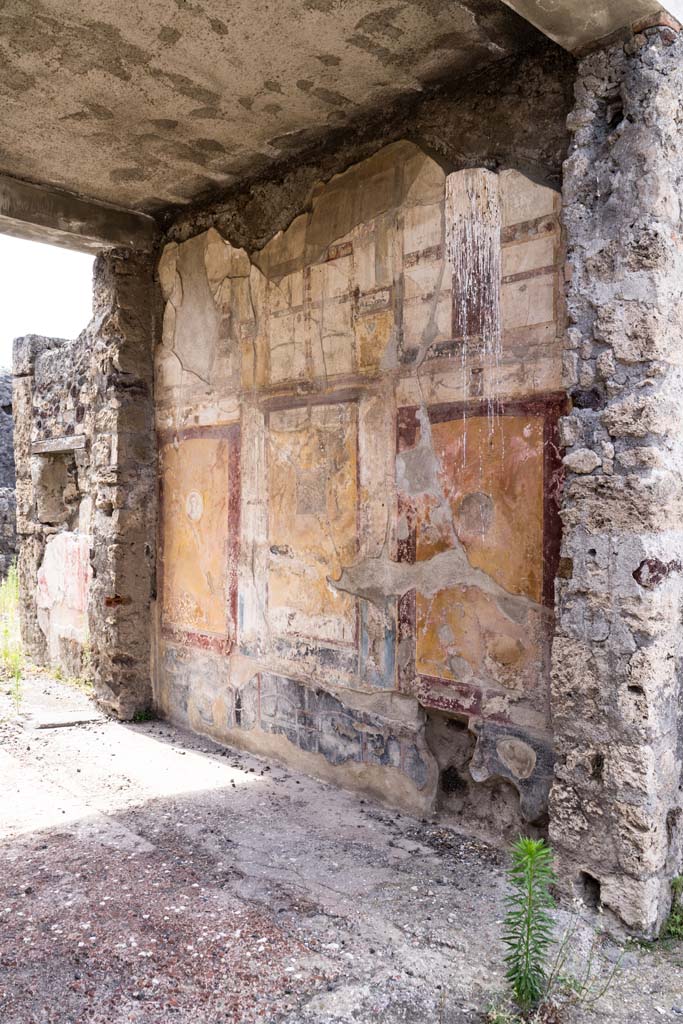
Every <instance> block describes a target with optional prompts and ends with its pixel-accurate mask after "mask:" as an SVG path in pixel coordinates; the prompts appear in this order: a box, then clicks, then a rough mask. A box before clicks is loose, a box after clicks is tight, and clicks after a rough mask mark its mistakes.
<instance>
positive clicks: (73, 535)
mask: <svg viewBox="0 0 683 1024" xmlns="http://www.w3.org/2000/svg"><path fill="white" fill-rule="evenodd" d="M89 366H90V361H89V353H88V350H87V344H86V335H85V332H84V333H83V334H82V335H81V336H80V337H79V338H78V339H77V340H76V341H66V340H64V339H58V338H43V337H39V336H37V335H27V336H26V337H23V338H17V339H16V340H15V343H14V373H15V379H14V407H15V413H16V430H15V446H16V461H17V498H18V507H17V528H18V533H19V542H20V555H19V585H20V591H21V616H22V636H23V640H24V645H25V648H26V651H27V654H28V655H29V657H30V658H31V659H32V660H33V661H35V662H38V663H40V664H42V663H49V664H52V665H54V666H59V667H60V669H62V670H63V671H64V672H66V673H68V674H70V675H79V674H80V673H81V671H82V670H83V661H84V656H85V653H86V652H87V645H88V622H87V603H88V590H89V584H90V567H89V550H90V538H91V522H90V519H91V515H90V511H91V508H90V506H91V503H90V499H89V477H90V451H89V445H88V439H89V437H90V436H91V433H92V410H91V401H90V393H89Z"/></svg>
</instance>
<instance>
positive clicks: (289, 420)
mask: <svg viewBox="0 0 683 1024" xmlns="http://www.w3.org/2000/svg"><path fill="white" fill-rule="evenodd" d="M558 214H559V199H558V196H557V194H556V193H555V192H553V191H552V190H550V189H548V188H545V187H543V186H539V185H536V184H534V183H532V182H531V181H530V180H529V179H527V178H525V177H524V176H523V175H521V174H519V173H517V172H512V171H508V172H503V173H501V174H495V173H492V172H490V171H486V170H471V171H463V172H459V173H457V174H454V175H450V176H448V175H446V174H445V173H444V171H443V170H442V168H441V167H440V166H439V165H438V164H437V163H436V162H434V161H433V160H432V159H431V158H429V157H428V156H426V155H425V154H424V153H423V152H422V151H421V150H420V149H418V148H417V147H416V146H414V145H413V144H411V143H407V142H400V143H396V144H394V145H391V146H388V147H385V148H384V149H383V150H380V151H379V152H378V153H377V154H376V155H375V156H373V157H371V158H369V159H368V160H366V161H364V162H362V163H360V164H357V165H355V166H353V167H351V168H350V169H349V170H348V171H346V172H345V173H344V174H341V175H339V176H337V177H336V178H334V179H332V181H331V182H329V183H328V184H327V185H325V186H320V187H319V188H317V189H316V190H315V192H314V196H313V200H312V203H311V207H310V210H309V211H308V212H306V213H304V214H302V215H300V216H298V217H296V218H295V219H294V221H293V222H292V223H291V225H290V226H289V227H288V228H287V230H286V231H284V232H280V233H278V234H277V235H275V236H274V237H273V238H272V239H271V241H269V242H268V244H267V245H265V246H264V247H263V248H261V249H260V250H258V251H256V252H252V253H251V254H247V252H246V251H244V250H241V249H238V248H235V247H233V246H232V245H231V244H230V243H229V242H228V241H227V240H226V239H225V238H224V237H223V236H221V234H220V233H219V232H218V231H217V230H216V229H214V228H212V229H210V230H208V231H206V232H204V233H202V234H200V235H197V236H195V237H193V238H192V239H190V240H189V241H187V242H183V243H180V244H178V243H175V242H173V243H170V244H169V245H168V246H167V247H166V248H165V250H164V252H163V255H162V258H161V262H160V266H159V278H160V282H161V286H162V290H163V293H164V298H165V302H166V305H165V314H164V331H163V339H162V343H161V344H160V346H159V348H158V350H157V355H156V400H157V427H158V430H159V438H160V442H161V444H162V451H164V452H167V453H168V455H164V456H163V457H162V461H161V493H162V501H164V503H165V496H166V494H167V492H168V490H169V487H170V489H171V490H172V491H173V493H174V494H175V495H176V496H175V497H174V498H173V505H172V508H173V511H171V505H170V504H169V505H168V506H167V510H166V511H164V513H163V514H164V523H165V524H166V525H165V527H164V529H165V530H168V531H171V532H173V533H186V534H187V535H188V536H190V535H191V534H192V533H193V532H196V531H197V530H200V529H203V530H205V531H206V533H205V534H204V540H203V544H204V545H205V546H206V547H207V549H208V550H209V551H211V552H212V553H213V554H214V555H215V558H214V559H212V560H210V561H212V564H211V569H210V573H209V572H207V570H206V568H205V567H204V565H203V561H202V559H201V558H199V557H197V558H196V559H195V560H194V562H193V569H194V570H195V571H196V576H194V577H191V576H190V575H185V576H179V575H178V572H179V563H178V560H177V559H176V560H175V562H174V560H173V559H174V556H173V548H172V545H171V547H170V548H169V547H168V546H167V545H166V542H164V543H163V546H162V549H161V552H160V573H161V575H162V577H163V579H164V580H165V581H167V583H165V584H164V596H163V600H162V603H161V606H160V607H159V608H158V619H159V630H158V632H159V643H158V656H157V661H156V673H157V675H156V683H155V686H156V699H157V701H158V703H159V705H160V707H161V708H162V709H163V710H164V711H166V712H167V713H168V714H170V715H171V716H172V717H175V718H177V719H179V720H183V721H187V722H189V723H190V724H191V725H192V726H193V727H194V728H196V729H197V730H199V731H201V732H206V733H210V734H211V735H213V736H215V737H219V738H225V739H229V740H230V741H232V742H236V743H238V744H242V745H244V746H247V747H249V748H250V749H253V750H267V751H272V752H275V753H277V754H278V755H279V756H281V757H285V758H289V759H291V760H294V761H297V762H299V763H303V764H305V766H306V767H307V769H308V770H310V771H313V772H315V773H317V774H319V775H322V776H324V777H326V778H335V779H336V780H337V781H342V782H344V783H345V784H350V785H354V786H357V787H360V788H365V789H368V790H371V791H373V792H375V793H377V794H379V795H380V796H382V797H383V798H384V799H388V800H390V801H393V802H394V803H402V804H403V805H404V806H408V807H410V808H411V809H413V810H415V809H426V808H430V807H432V806H434V803H435V801H436V800H437V798H438V797H439V793H440V780H441V777H442V774H443V772H444V771H446V770H448V768H449V766H450V767H452V766H453V764H452V763H453V761H454V760H457V758H455V755H454V750H453V749H452V750H451V751H450V752H449V751H448V750H446V751H445V752H444V749H443V747H440V746H439V745H438V744H434V743H432V744H431V745H430V742H428V737H427V732H428V730H427V725H428V722H429V721H431V720H436V719H438V718H445V719H446V720H449V721H454V722H456V723H458V724H460V725H461V726H462V727H463V728H465V729H466V730H467V731H468V733H469V735H470V736H471V737H472V750H471V751H470V757H469V759H468V760H467V761H466V762H465V763H463V764H462V765H461V771H462V785H463V787H465V788H466V787H467V786H474V785H475V782H476V781H477V780H478V781H479V782H480V783H483V784H484V785H483V789H484V790H485V791H486V792H487V793H489V794H493V793H494V792H495V791H496V788H497V787H498V789H500V787H503V788H504V787H505V786H507V785H509V786H510V787H511V791H512V792H515V791H516V792H517V794H518V796H517V801H518V813H519V809H520V805H521V814H522V816H523V817H525V818H526V819H527V820H534V821H536V820H541V819H542V817H543V814H544V809H545V801H546V798H547V791H548V787H549V783H550V776H551V770H552V750H551V747H552V744H551V738H550V723H549V709H548V644H549V638H550V628H551V620H552V613H551V605H552V580H553V577H554V570H555V561H556V554H557V550H558V543H559V534H558V530H557V522H558V521H557V509H556V497H557V481H558V475H557V474H558V465H557V458H556V437H555V431H556V422H557V418H558V416H559V414H560V411H561V408H562V402H563V399H562V395H561V393H560V384H561V340H560V335H561V329H562V315H563V314H562V301H561V293H560V286H559V284H560V278H559V267H560V263H561V258H562V253H561V245H560V231H559V221H558ZM221 434H224V435H225V436H226V437H227V436H228V435H231V436H232V438H233V440H232V442H231V443H232V449H231V448H230V445H229V444H228V445H227V447H226V448H225V450H224V451H223V452H222V455H221V458H222V467H221V469H220V470H219V471H217V472H216V473H215V474H212V478H211V480H208V479H206V480H204V482H203V483H202V482H201V481H198V479H196V478H195V474H196V473H197V467H199V466H200V465H202V464H204V463H205V462H206V463H207V464H210V463H211V459H212V458H214V457H215V453H216V451H217V449H216V445H217V441H216V437H218V436H220V435H221ZM226 444H227V442H226ZM238 444H239V452H240V456H239V466H240V472H239V477H237V475H233V474H232V472H231V471H230V469H229V468H227V467H228V466H229V463H230V458H231V450H232V451H234V449H235V448H236V447H237V445H238ZM232 458H234V455H233V456H232ZM169 459H170V460H171V461H170V462H169V461H168V460H169ZM171 463H172V466H173V467H174V468H173V469H171V468H169V467H170V466H171ZM182 467H185V468H182ZM187 474H189V476H187V479H185V476H184V475H187ZM190 476H191V477H192V480H190ZM190 485H191V486H190ZM176 491H177V494H176ZM226 497H227V503H228V506H230V507H229V508H228V510H227V515H226V508H225V504H226ZM231 509H232V511H231ZM197 514H199V515H200V523H201V524H202V525H199V526H198V525H197V523H196V522H194V523H193V522H192V517H193V516H194V515H197ZM166 516H170V517H172V518H174V519H176V520H177V522H173V523H171V522H169V520H168V519H167V518H166ZM226 530H227V535H226ZM226 536H227V540H226ZM205 560H206V559H205V558H204V561H205ZM233 566H234V567H235V575H234V576H233ZM221 571H223V573H224V579H225V581H226V582H224V583H223V585H222V591H221V597H222V601H223V608H225V609H229V608H230V607H231V605H232V601H233V598H232V596H231V595H232V593H233V592H234V591H231V587H232V588H236V608H237V618H236V620H235V621H234V622H232V620H231V619H230V616H229V615H228V617H227V619H226V620H225V622H221V623H220V624H218V623H216V622H214V625H213V628H211V629H208V628H207V629H205V630H203V631H202V632H201V635H198V634H197V631H196V630H195V629H194V628H193V627H191V625H190V624H187V623H186V624H185V626H184V627H183V628H182V629H180V630H179V629H178V625H179V623H178V621H173V618H174V616H173V615H172V614H169V611H170V608H171V607H174V608H175V607H178V608H179V607H188V608H189V607H193V606H194V605H195V604H196V603H197V602H198V601H200V600H201V596H202V594H204V593H205V592H206V589H207V587H209V576H210V579H211V581H215V580H217V579H219V578H220V572H221ZM168 581H174V582H173V583H172V584H170V583H168ZM228 581H230V582H228ZM167 586H172V593H169V592H168V591H167V590H166V587H167ZM177 618H178V616H176V619H177ZM437 748H438V749H437ZM490 805H491V806H489V810H491V807H492V806H494V805H495V799H494V797H493V796H492V797H491V799H490Z"/></svg>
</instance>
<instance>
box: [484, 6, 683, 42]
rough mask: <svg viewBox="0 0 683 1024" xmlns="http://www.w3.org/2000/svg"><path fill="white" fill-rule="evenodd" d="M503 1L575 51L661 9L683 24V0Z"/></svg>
mask: <svg viewBox="0 0 683 1024" xmlns="http://www.w3.org/2000/svg"><path fill="white" fill-rule="evenodd" d="M503 3H504V4H507V6H508V7H511V8H512V9H513V11H516V13H517V14H521V16H522V17H523V18H526V19H527V21H530V22H531V24H532V25H535V26H536V28H538V29H540V30H541V32H544V33H545V35H547V36H549V37H550V39H554V40H555V42H556V43H559V44H560V46H563V47H564V48H565V50H570V51H571V52H572V53H576V52H581V51H583V50H588V49H590V48H591V47H592V46H594V45H596V44H597V43H598V42H599V41H600V40H601V39H605V38H606V37H608V36H611V35H613V34H614V33H615V32H619V31H620V30H621V29H631V28H633V26H636V25H638V24H639V23H640V22H644V21H646V20H647V19H650V18H652V17H654V16H656V15H657V14H658V13H659V12H663V13H664V15H665V16H666V15H669V16H670V17H673V18H674V19H675V20H676V21H678V22H680V23H682V24H683V0H550V2H549V0H503ZM665 20H666V19H665ZM653 24H656V21H655V22H653Z"/></svg>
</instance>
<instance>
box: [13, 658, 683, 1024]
mask: <svg viewBox="0 0 683 1024" xmlns="http://www.w3.org/2000/svg"><path fill="white" fill-rule="evenodd" d="M23 692H24V696H23V700H22V703H21V706H20V708H19V713H18V714H17V711H16V709H15V707H14V706H13V704H12V701H11V699H10V697H9V695H6V694H4V693H3V694H2V695H0V781H1V783H2V793H3V796H2V816H1V819H0V1021H1V1022H2V1024H85V1022H88V1024H123V1022H135V1024H230V1022H245V1024H248V1022H262V1024H266V1022H271V1021H272V1022H276V1021H277V1022H283V1024H324V1022H325V1024H327V1022H329V1024H333V1022H334V1024H347V1022H348V1024H351V1022H353V1024H366V1022H367V1024H370V1022H372V1024H394V1022H396V1024H398V1022H416V1024H417V1022H429V1024H464V1022H468V1024H469V1022H472V1024H476V1022H481V1021H483V1020H484V1018H485V1013H484V1011H485V1009H486V1007H487V1006H488V1005H489V1003H490V1001H491V1000H492V999H495V998H496V995H497V994H498V993H500V992H501V990H502V988H503V980H502V972H501V960H502V956H503V950H502V947H501V944H500V941H499V935H500V922H501V918H502V915H503V912H504V911H503V902H502V898H503V894H504V865H505V856H504V853H503V852H501V851H500V850H499V849H497V848H496V846H495V845H493V844H491V843H487V842H485V841H484V840H483V839H476V838H472V837H471V836H466V835H463V834H460V833H459V832H457V831H456V830H454V829H450V828H446V827H445V826H444V825H443V824H440V823H438V822H435V821H421V822H420V821H416V820H414V819H411V818H408V817H406V816H402V815H401V814H398V813H397V812H394V811H388V810H386V809H384V808H382V807H380V806H378V805H375V804H373V803H371V802H370V801H363V800H361V799H359V798H358V797H356V796H353V795H350V794H348V793H344V792H340V791H338V790H335V789H332V788H330V787H328V786H325V785H322V784H320V783H317V782H315V781H313V780H311V779H308V778H306V777H305V776H298V775H295V774H294V773H292V772H290V771H288V770H286V769H283V768H282V767H281V766H280V765H278V764H276V763H273V762H270V763H269V762H265V761H261V760H258V759H257V758H254V757H250V756H248V755H244V754H241V753H236V752H234V751H231V750H229V749H226V748H222V747H218V746H216V745H214V744H211V743H209V742H208V741H206V740H202V739H200V738H197V737H195V736H192V735H190V734H188V733H184V732H181V731H180V730H177V729H174V728H172V727H170V726H168V725H167V724H165V723H162V722H146V723H140V724H136V725H121V724H119V723H116V722H112V721H109V720H107V719H105V718H102V717H101V716H99V715H97V714H96V713H95V712H94V711H93V707H92V705H90V703H89V702H88V701H87V699H86V698H85V697H84V696H83V695H82V694H80V693H78V692H77V691H75V690H73V689H72V688H70V687H68V686H65V685H63V684H61V683H59V682H57V681H55V680H51V679H49V678H48V677H46V676H44V675H36V676H35V677H31V678H29V679H27V680H25V682H24V684H23ZM69 723H73V724H69ZM51 726H52V727H51ZM557 917H558V926H560V927H563V926H564V925H566V922H567V920H568V914H567V913H566V911H563V910H560V911H558V913H557ZM601 924H602V921H601V919H600V918H598V917H592V916H590V915H586V916H585V918H584V919H583V920H582V921H581V922H580V924H579V928H578V933H577V943H578V946H579V951H580V952H582V953H583V954H585V952H586V950H587V948H588V946H589V945H590V943H591V941H592V939H593V936H594V934H595V933H594V928H595V927H596V926H598V927H600V925H601ZM600 948H601V953H602V954H604V956H605V958H606V962H608V963H609V962H610V961H611V962H613V961H615V960H616V959H618V958H619V957H620V956H622V953H623V949H622V946H621V944H620V941H619V939H618V938H617V937H613V936H609V935H608V934H607V933H604V934H603V935H602V936H601V939H600ZM667 1019H668V1020H679V1021H683V944H677V945H672V946H670V947H668V948H663V947H662V945H661V944H660V945H658V946H657V947H655V948H654V949H653V950H649V949H648V950H643V949H639V948H637V947H635V948H631V947H627V948H626V952H625V953H624V954H623V960H622V964H621V969H620V974H619V977H618V980H617V982H616V983H615V984H614V985H613V986H612V988H611V990H610V991H609V992H608V994H607V995H606V997H605V998H603V1000H602V1001H601V1003H600V1004H599V1005H598V1007H597V1008H596V1009H595V1010H594V1011H593V1012H592V1013H590V1014H588V1013H586V1012H585V1011H579V1010H577V1009H576V1008H570V1009H567V1010H565V1011H564V1012H563V1016H562V1021H563V1022H565V1021H566V1022H567V1024H575V1022H576V1024H578V1022H584V1021H586V1022H587V1021H601V1020H605V1021H614V1022H617V1024H656V1022H659V1021H666V1020H667Z"/></svg>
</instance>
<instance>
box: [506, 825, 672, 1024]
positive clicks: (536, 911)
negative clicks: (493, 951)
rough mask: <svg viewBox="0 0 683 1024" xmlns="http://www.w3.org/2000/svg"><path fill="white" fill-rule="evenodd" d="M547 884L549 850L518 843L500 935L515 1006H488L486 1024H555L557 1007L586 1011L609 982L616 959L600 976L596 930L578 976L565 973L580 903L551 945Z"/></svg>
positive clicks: (551, 876)
mask: <svg viewBox="0 0 683 1024" xmlns="http://www.w3.org/2000/svg"><path fill="white" fill-rule="evenodd" d="M553 882H555V873H554V871H553V853H552V850H551V849H550V847H549V846H548V845H547V844H546V843H545V841H544V840H542V839H524V838H519V839H518V840H517V841H516V843H515V844H514V845H513V847H512V864H511V867H510V869H509V871H508V886H509V892H508V895H507V897H506V904H507V913H506V916H505V925H504V934H503V942H504V943H505V945H506V947H507V955H506V957H505V965H506V968H507V970H506V978H507V980H508V982H509V984H510V988H511V990H512V997H513V999H514V1002H515V1004H516V1006H515V1007H511V1006H510V1005H505V1004H503V1005H502V1006H501V1005H499V1006H494V1007H492V1008H491V1009H489V1015H488V1021H489V1024H525V1022H529V1024H547V1022H549V1021H551V1020H556V1019H557V1017H556V1015H557V1013H559V1012H560V1007H561V1006H562V1005H566V1004H575V1005H580V1006H583V1007H584V1008H586V1009H592V1008H593V1007H594V1006H595V1005H596V1003H597V1002H598V1001H599V1000H600V999H601V998H602V997H603V996H604V995H605V993H606V992H607V990H608V989H609V987H610V985H611V984H612V982H613V980H614V978H615V975H616V973H617V971H618V969H619V966H620V964H621V959H622V958H621V957H618V959H617V962H616V964H610V965H609V969H608V970H607V971H605V966H606V965H605V964H601V963H600V962H599V960H600V958H599V955H598V953H599V947H600V945H601V943H602V940H603V935H602V933H601V932H600V931H598V932H597V933H596V934H595V935H594V938H593V941H592V942H591V945H590V950H589V952H588V955H587V957H586V958H585V962H584V963H583V966H582V967H581V968H580V970H579V974H578V976H575V975H574V974H572V973H570V972H569V971H568V970H567V968H568V965H569V964H570V963H576V961H577V956H576V949H575V947H576V946H577V940H578V937H579V936H578V932H579V923H580V910H581V909H583V903H582V902H581V901H580V900H579V901H575V906H574V912H573V914H572V916H571V919H570V923H569V926H568V927H567V929H566V930H565V932H564V934H563V935H562V937H561V938H560V939H558V940H555V938H554V935H553V932H554V921H553V918H552V916H551V911H552V910H553V909H554V907H555V901H554V899H553V897H552V894H551V892H550V887H551V885H552V884H553ZM681 890H683V882H682V883H681ZM674 906H675V900H674ZM622 955H623V954H622ZM578 959H579V960H583V959H584V958H583V957H581V956H579V958H578Z"/></svg>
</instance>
